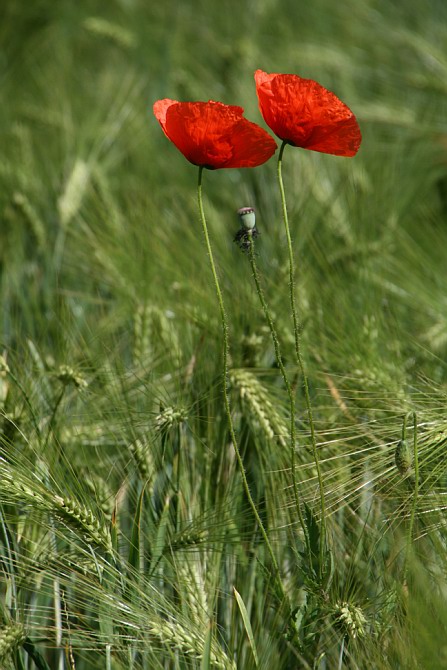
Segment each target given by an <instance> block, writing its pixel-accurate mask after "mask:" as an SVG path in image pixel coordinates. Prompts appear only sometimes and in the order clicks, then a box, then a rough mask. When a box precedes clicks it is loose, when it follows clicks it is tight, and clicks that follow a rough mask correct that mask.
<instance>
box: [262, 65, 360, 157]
mask: <svg viewBox="0 0 447 670" xmlns="http://www.w3.org/2000/svg"><path fill="white" fill-rule="evenodd" d="M255 81H256V92H257V94H258V100H259V108H260V110H261V114H262V116H263V117H264V120H265V122H266V123H267V125H268V126H269V127H270V128H271V129H272V130H273V132H274V133H275V135H277V136H278V137H279V138H280V139H281V140H283V141H284V142H287V143H288V144H291V145H292V146H294V147H302V148H303V149H310V150H312V151H320V152H322V153H325V154H333V155H335V156H355V154H356V153H357V151H358V149H359V147H360V142H361V141H362V135H361V132H360V128H359V125H358V123H357V119H356V118H355V116H354V114H353V113H352V112H351V110H350V109H349V107H347V106H346V105H345V104H344V103H343V102H342V101H341V100H339V99H338V98H337V96H336V95H334V93H331V91H328V90H327V89H326V88H324V86H321V85H320V84H318V83H317V82H316V81H313V79H302V78H301V77H298V75H295V74H267V72H263V71H262V70H256V72H255Z"/></svg>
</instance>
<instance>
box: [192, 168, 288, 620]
mask: <svg viewBox="0 0 447 670" xmlns="http://www.w3.org/2000/svg"><path fill="white" fill-rule="evenodd" d="M202 172H203V167H199V178H198V184H197V198H198V204H199V213H200V221H201V224H202V229H203V235H204V237H205V244H206V249H207V252H208V258H209V261H210V266H211V272H212V275H213V279H214V286H215V289H216V294H217V301H218V303H219V310H220V320H221V323H222V334H223V395H224V403H225V411H226V414H227V419H228V427H229V430H230V437H231V441H232V443H233V447H234V451H235V454H236V459H237V462H238V465H239V470H240V473H241V477H242V485H243V487H244V491H245V494H246V496H247V499H248V502H249V505H250V507H251V509H252V512H253V515H254V517H255V519H256V523H257V524H258V527H259V530H260V531H261V534H262V537H263V539H264V542H265V546H266V548H267V550H268V553H269V555H270V560H271V562H272V566H273V569H274V571H275V578H276V582H277V586H278V588H279V591H280V593H281V597H282V598H283V600H284V601H286V603H287V605H288V608H289V612H291V606H290V603H289V600H288V598H287V596H286V593H285V591H284V587H283V584H282V580H281V575H280V572H279V566H278V562H277V560H276V558H275V554H274V553H273V548H272V545H271V544H270V540H269V539H268V536H267V532H266V530H265V528H264V524H263V523H262V519H261V517H260V516H259V512H258V510H257V508H256V504H255V501H254V500H253V497H252V495H251V491H250V487H249V485H248V481H247V474H246V472H245V466H244V462H243V460H242V456H241V452H240V451H239V446H238V443H237V439H236V433H235V430H234V426H233V419H232V416H231V407H230V400H229V397H228V389H227V381H228V353H229V341H228V325H227V316H226V313H225V306H224V301H223V296H222V291H221V288H220V284H219V278H218V276H217V271H216V265H215V263H214V256H213V252H212V249H211V243H210V238H209V235H208V226H207V223H206V219H205V212H204V210H203V199H202Z"/></svg>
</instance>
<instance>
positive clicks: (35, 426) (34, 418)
mask: <svg viewBox="0 0 447 670" xmlns="http://www.w3.org/2000/svg"><path fill="white" fill-rule="evenodd" d="M7 372H8V375H9V377H10V379H11V380H12V381H13V382H14V384H15V385H16V386H17V388H18V389H19V391H20V393H21V394H22V396H23V399H24V401H25V403H26V405H27V406H28V409H29V411H30V414H31V420H32V422H33V425H34V428H35V430H36V435H37V439H38V441H39V442H40V440H41V433H40V428H39V422H38V420H37V417H36V414H35V412H34V409H33V406H32V404H31V400H30V399H29V396H28V394H27V392H26V391H25V389H24V387H23V386H22V384H21V383H20V381H19V380H18V379H17V377H16V376H15V375H14V374H13V373H12V372H11V370H9V369H8V371H7Z"/></svg>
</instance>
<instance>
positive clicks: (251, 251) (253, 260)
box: [248, 237, 309, 549]
mask: <svg viewBox="0 0 447 670" xmlns="http://www.w3.org/2000/svg"><path fill="white" fill-rule="evenodd" d="M248 253H249V259H250V265H251V271H252V274H253V279H254V280H255V285H256V291H257V294H258V296H259V301H260V303H261V306H262V309H263V312H264V316H265V318H266V320H267V323H268V325H269V328H270V333H271V336H272V340H273V346H274V348H275V357H276V361H277V363H278V367H279V369H280V371H281V375H282V378H283V380H284V384H285V386H286V390H287V394H288V396H289V402H290V463H291V469H292V481H293V493H294V497H295V506H296V511H297V514H298V518H299V520H300V524H301V527H302V529H303V532H304V536H305V539H306V544H307V548H308V549H309V542H308V533H307V529H306V524H305V523H304V518H303V513H302V511H301V505H300V500H299V495H298V484H297V480H296V472H295V448H296V433H295V396H294V393H293V389H292V387H291V385H290V381H289V377H288V375H287V372H286V369H285V367H284V363H283V360H282V355H281V347H280V344H279V339H278V334H277V332H276V328H275V324H274V322H273V319H272V316H271V314H270V310H269V308H268V305H267V302H266V300H265V296H264V291H263V290H262V286H261V282H260V278H259V272H258V267H257V265H256V257H255V244H254V240H253V237H251V238H250V243H249V250H248Z"/></svg>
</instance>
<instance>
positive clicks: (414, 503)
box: [403, 412, 419, 582]
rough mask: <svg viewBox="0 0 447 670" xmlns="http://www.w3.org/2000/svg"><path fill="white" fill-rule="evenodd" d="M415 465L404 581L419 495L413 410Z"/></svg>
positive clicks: (404, 574)
mask: <svg viewBox="0 0 447 670" xmlns="http://www.w3.org/2000/svg"><path fill="white" fill-rule="evenodd" d="M413 467H414V491H413V500H412V504H411V513H410V523H409V525H408V536H407V550H406V552H405V563H404V569H403V576H404V582H405V581H406V575H407V567H408V555H409V553H410V548H411V543H412V541H413V528H414V519H415V516H416V507H417V501H418V496H419V456H418V423H417V417H416V412H413Z"/></svg>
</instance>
